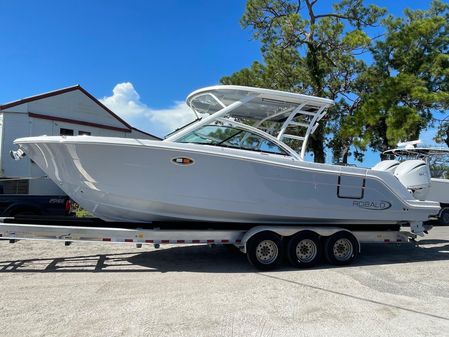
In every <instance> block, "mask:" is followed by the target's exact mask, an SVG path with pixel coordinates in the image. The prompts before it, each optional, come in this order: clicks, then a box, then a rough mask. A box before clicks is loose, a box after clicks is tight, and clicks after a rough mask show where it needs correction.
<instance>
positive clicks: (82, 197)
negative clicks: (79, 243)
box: [15, 86, 440, 233]
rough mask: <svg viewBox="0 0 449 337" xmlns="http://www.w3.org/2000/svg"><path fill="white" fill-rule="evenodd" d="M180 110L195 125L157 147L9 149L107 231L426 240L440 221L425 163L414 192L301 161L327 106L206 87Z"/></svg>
mask: <svg viewBox="0 0 449 337" xmlns="http://www.w3.org/2000/svg"><path fill="white" fill-rule="evenodd" d="M187 104H188V106H189V107H190V108H191V109H192V110H193V111H194V112H195V113H196V114H197V117H198V120H197V121H196V122H194V123H191V124H190V125H187V126H186V127H184V128H182V129H180V130H178V131H176V132H175V133H173V134H171V135H170V136H169V137H167V138H166V139H165V140H163V141H151V140H140V139H123V138H105V137H92V136H74V137H71V136H62V137H59V136H58V137H51V136H41V137H28V138H21V139H17V140H16V141H15V144H17V145H18V146H19V151H22V152H23V153H26V155H27V156H29V157H30V158H31V159H32V160H33V161H34V162H36V163H37V165H39V167H41V168H42V170H43V171H44V172H45V173H46V174H47V175H48V176H49V177H50V178H51V179H52V180H53V181H54V182H56V183H57V184H58V185H59V187H60V188H61V189H62V190H63V191H64V192H66V193H67V194H68V195H69V196H70V197H71V198H72V199H73V200H75V201H76V202H77V203H79V204H80V205H81V206H82V207H83V208H84V209H86V210H88V211H89V212H91V213H93V214H94V215H95V216H98V217H100V218H102V219H104V220H108V221H130V222H151V221H175V220H190V221H221V222H234V223H257V224H263V223H266V224H308V225H317V226H318V225H320V226H322V225H326V226H329V225H351V224H353V225H389V224H391V225H401V224H410V225H411V228H412V231H413V232H415V233H422V232H424V231H425V222H426V221H427V220H429V219H431V218H432V217H433V216H435V215H437V214H438V212H439V210H440V206H439V204H438V203H436V202H432V201H425V200H418V198H419V193H418V192H419V191H422V190H423V189H424V187H425V186H428V184H429V182H430V176H429V175H428V174H427V172H428V166H427V165H426V163H425V162H424V161H414V162H413V163H412V164H411V165H410V166H409V167H408V168H407V169H406V170H404V172H403V174H404V176H405V177H407V179H406V180H407V181H408V182H409V185H410V186H408V185H407V184H404V182H403V183H401V182H400V181H399V180H398V179H396V177H394V176H393V175H391V174H390V173H388V172H382V171H376V170H371V169H363V168H355V167H343V166H336V165H327V164H319V163H313V162H306V161H304V156H305V153H306V151H307V143H308V139H309V137H310V135H311V134H312V133H313V132H314V131H315V130H316V129H317V127H318V125H319V122H320V120H321V119H322V118H323V117H324V115H325V113H326V109H327V108H328V107H330V106H332V104H333V101H331V100H328V99H325V98H319V97H313V96H307V95H301V94H296V93H289V92H282V91H277V90H269V89H260V88H252V87H242V86H213V87H208V88H203V89H200V90H198V91H195V92H193V93H192V94H190V95H189V96H188V98H187ZM294 148H295V149H296V148H297V149H299V150H298V151H295V150H293V149H294ZM16 156H17V157H23V155H20V153H17V152H16ZM404 181H405V180H404ZM413 188H415V191H416V192H417V195H416V197H415V196H414V195H413V194H412V193H410V191H409V189H412V190H413Z"/></svg>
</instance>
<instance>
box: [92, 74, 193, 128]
mask: <svg viewBox="0 0 449 337" xmlns="http://www.w3.org/2000/svg"><path fill="white" fill-rule="evenodd" d="M100 101H101V102H102V103H103V104H104V105H106V106H107V107H108V108H109V109H111V110H112V111H113V112H114V113H116V114H117V115H119V116H120V117H121V118H123V119H124V120H125V121H127V122H128V123H129V124H131V125H132V126H134V127H136V128H138V129H141V130H144V131H147V132H150V133H153V134H155V135H158V136H164V135H165V134H167V133H169V132H171V131H173V130H175V129H177V128H179V127H181V126H183V125H185V124H187V123H189V122H191V121H192V120H194V119H195V114H194V113H193V111H192V110H190V108H189V107H188V106H187V104H185V103H184V102H181V101H174V103H173V105H172V106H171V107H169V108H166V109H153V108H150V107H149V106H148V105H146V104H145V103H143V102H142V101H141V100H140V96H139V94H138V93H137V91H136V90H135V89H134V86H133V84H132V83H130V82H124V83H118V84H117V85H116V86H115V87H114V89H113V90H112V96H107V97H103V98H102V99H100Z"/></svg>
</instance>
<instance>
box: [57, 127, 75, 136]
mask: <svg viewBox="0 0 449 337" xmlns="http://www.w3.org/2000/svg"><path fill="white" fill-rule="evenodd" d="M59 134H60V135H61V136H73V130H71V129H63V128H61V129H60V131H59Z"/></svg>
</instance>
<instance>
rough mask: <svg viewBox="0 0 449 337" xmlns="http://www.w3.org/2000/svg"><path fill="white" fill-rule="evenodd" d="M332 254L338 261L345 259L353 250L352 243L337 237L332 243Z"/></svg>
mask: <svg viewBox="0 0 449 337" xmlns="http://www.w3.org/2000/svg"><path fill="white" fill-rule="evenodd" d="M333 251H334V256H335V258H336V259H337V260H338V261H347V260H348V259H349V258H350V257H351V256H352V253H353V251H354V248H353V247H352V243H351V241H350V240H349V239H346V238H342V239H338V240H337V241H335V243H334V249H333Z"/></svg>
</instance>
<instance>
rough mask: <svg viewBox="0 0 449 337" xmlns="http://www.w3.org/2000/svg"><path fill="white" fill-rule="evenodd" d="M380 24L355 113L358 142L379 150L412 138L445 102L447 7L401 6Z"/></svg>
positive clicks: (448, 88) (448, 93)
mask: <svg viewBox="0 0 449 337" xmlns="http://www.w3.org/2000/svg"><path fill="white" fill-rule="evenodd" d="M384 25H385V27H386V29H387V31H386V35H385V38H384V39H383V40H381V41H377V42H376V44H375V45H374V46H373V47H372V49H371V52H372V53H373V57H374V62H373V64H372V65H371V66H370V67H369V69H368V70H367V71H366V73H365V74H364V75H363V76H364V80H365V81H366V82H367V83H369V86H368V87H367V90H366V92H365V93H364V95H363V102H362V104H361V106H360V109H359V110H358V111H357V113H356V120H357V122H356V124H357V125H358V126H359V128H360V129H359V130H358V133H359V134H360V135H362V138H363V143H364V144H369V145H370V146H371V147H372V148H373V149H375V150H379V151H384V150H386V149H388V148H390V147H392V146H394V145H395V144H396V143H397V142H398V141H401V140H408V139H417V138H418V137H419V134H420V132H421V131H422V130H423V129H425V128H426V127H427V126H429V125H431V124H432V118H433V116H435V115H438V114H445V113H447V109H448V107H449V80H448V77H447V75H448V74H449V56H448V50H449V6H448V5H447V4H443V3H442V2H441V1H433V2H432V5H431V8H430V9H429V10H426V11H423V10H418V11H411V10H406V11H405V16H404V17H403V18H393V17H391V16H390V17H388V18H387V19H385V20H384ZM442 133H443V132H442Z"/></svg>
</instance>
